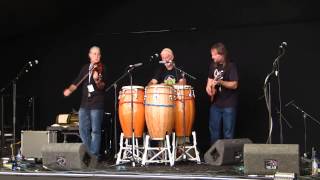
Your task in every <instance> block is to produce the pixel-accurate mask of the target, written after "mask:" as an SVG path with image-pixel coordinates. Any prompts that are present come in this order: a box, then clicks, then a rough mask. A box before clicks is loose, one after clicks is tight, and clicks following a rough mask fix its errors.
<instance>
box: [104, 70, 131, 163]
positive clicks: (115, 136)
mask: <svg viewBox="0 0 320 180" xmlns="http://www.w3.org/2000/svg"><path fill="white" fill-rule="evenodd" d="M129 67H130V68H129V69H128V70H127V71H126V72H125V73H124V74H122V75H121V76H120V77H119V78H118V79H117V80H115V81H114V82H113V83H112V84H111V85H110V86H109V87H108V88H107V89H106V90H105V92H108V91H109V90H110V89H111V88H112V87H114V151H115V157H116V156H117V152H118V150H117V114H118V108H117V107H118V96H117V83H118V82H119V81H120V80H122V79H123V78H124V77H126V76H127V75H129V77H130V86H131V127H132V158H133V159H132V166H135V159H134V147H133V146H134V128H133V94H132V75H131V71H133V70H134V69H135V68H136V66H129Z"/></svg>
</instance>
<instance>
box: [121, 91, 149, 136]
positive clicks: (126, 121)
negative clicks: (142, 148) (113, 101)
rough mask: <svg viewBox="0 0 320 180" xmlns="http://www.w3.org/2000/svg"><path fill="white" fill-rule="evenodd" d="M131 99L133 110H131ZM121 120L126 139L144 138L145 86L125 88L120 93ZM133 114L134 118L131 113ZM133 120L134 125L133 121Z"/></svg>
mask: <svg viewBox="0 0 320 180" xmlns="http://www.w3.org/2000/svg"><path fill="white" fill-rule="evenodd" d="M131 97H132V104H133V108H131ZM118 99H119V119H120V124H121V128H122V131H123V134H124V137H125V138H131V137H132V129H134V136H135V137H137V138H140V137H142V134H143V130H144V125H145V118H144V105H143V101H144V87H143V86H132V90H131V86H123V87H122V88H121V91H120V93H119V98H118ZM132 112H133V118H132V116H131V113H132ZM132 119H133V123H132V121H131V120H132ZM132 127H133V128H132Z"/></svg>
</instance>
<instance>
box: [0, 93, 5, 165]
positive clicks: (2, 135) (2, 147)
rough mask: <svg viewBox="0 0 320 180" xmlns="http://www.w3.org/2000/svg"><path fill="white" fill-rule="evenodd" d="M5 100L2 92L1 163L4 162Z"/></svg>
mask: <svg viewBox="0 0 320 180" xmlns="http://www.w3.org/2000/svg"><path fill="white" fill-rule="evenodd" d="M3 105H4V102H3V95H2V94H1V152H0V153H1V154H0V158H1V159H0V163H1V164H2V157H3V149H4V106H3Z"/></svg>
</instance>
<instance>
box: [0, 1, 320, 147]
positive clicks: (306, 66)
mask: <svg viewBox="0 0 320 180" xmlns="http://www.w3.org/2000/svg"><path fill="white" fill-rule="evenodd" d="M5 5H6V6H2V7H1V8H2V11H1V12H2V14H1V15H2V19H1V21H2V22H3V24H4V26H3V30H4V31H3V33H2V34H1V38H2V39H3V41H1V46H2V48H1V51H2V53H1V54H2V57H1V58H2V61H1V62H2V65H1V67H2V70H1V77H0V80H1V81H0V82H1V84H0V86H1V87H6V84H7V83H8V82H10V80H11V79H12V78H13V77H15V76H16V74H17V72H18V71H19V70H20V69H21V68H22V67H23V65H24V64H25V63H26V62H28V61H33V60H35V59H37V60H39V62H40V63H39V65H37V66H35V67H34V68H33V69H32V70H31V71H30V72H29V73H26V74H24V76H23V77H22V78H21V79H20V80H19V81H18V82H17V91H18V95H19V96H21V98H22V99H24V98H25V97H30V96H35V97H36V101H35V102H36V114H35V124H36V129H45V128H46V126H48V125H51V124H52V123H54V121H55V117H56V115H57V114H59V113H66V112H70V111H71V110H72V108H74V109H78V108H79V102H80V99H79V98H80V92H78V91H77V92H75V93H74V94H73V95H72V96H71V97H69V98H64V97H63V96H62V91H63V89H64V88H65V87H66V86H68V85H69V83H70V82H71V81H72V80H73V79H74V78H75V77H76V76H77V74H78V72H79V69H80V67H81V66H82V65H83V64H84V63H87V62H88V58H87V53H88V49H89V48H90V47H91V46H92V45H97V46H100V47H101V49H102V57H103V58H102V59H103V62H104V63H105V64H106V70H107V75H108V85H110V84H111V83H112V82H113V81H114V80H116V79H117V78H119V77H120V76H121V75H122V74H123V73H124V72H125V68H126V66H128V65H129V64H134V63H138V62H142V63H144V65H143V66H142V67H139V68H137V69H136V70H135V71H134V73H133V79H134V84H136V85H141V86H145V85H146V84H147V82H148V81H149V80H150V77H151V75H152V73H153V70H154V69H155V68H156V67H157V66H159V64H157V62H151V61H149V59H150V56H151V55H153V54H154V53H159V52H160V51H161V49H162V48H164V47H170V48H172V49H173V51H174V53H175V57H176V63H177V65H178V66H179V67H181V68H183V69H184V70H185V71H187V72H188V73H190V74H192V75H193V76H195V77H197V80H191V79H189V84H190V85H192V86H193V87H194V88H195V93H196V120H195V124H194V130H195V131H196V132H197V133H198V141H199V147H200V149H201V151H202V152H203V151H205V150H206V149H207V148H208V146H209V144H208V142H209V139H208V133H209V132H208V108H209V102H208V97H207V95H206V93H205V84H206V79H207V73H208V65H209V63H210V61H211V59H210V46H211V45H212V44H213V43H215V42H218V41H221V42H224V43H225V44H226V46H227V48H228V49H229V52H230V55H231V58H232V59H233V60H234V61H235V62H236V63H237V65H238V67H239V73H240V87H239V90H240V94H239V95H240V102H239V114H238V119H237V125H236V138H241V137H247V138H250V139H252V140H253V141H254V142H256V143H265V142H266V139H267V135H268V128H269V125H268V124H269V122H268V114H267V110H266V105H265V101H264V98H263V97H262V96H263V89H262V88H263V83H264V79H265V77H266V75H267V74H268V73H269V72H270V71H271V70H272V63H273V61H274V59H275V58H276V56H277V54H278V48H279V45H280V43H281V42H283V41H285V42H287V44H288V47H287V50H286V54H285V55H284V57H282V58H281V59H280V78H281V95H282V96H281V97H282V104H283V105H284V104H286V103H287V102H289V101H291V100H295V103H296V104H297V105H299V106H300V107H302V108H303V109H304V110H305V111H306V112H307V113H309V114H310V115H313V116H314V117H315V118H317V119H320V114H319V107H318V101H319V100H320V98H319V97H320V96H319V93H318V92H319V90H320V89H319V85H318V77H319V75H318V64H319V63H318V56H319V55H318V54H319V51H318V48H319V45H318V42H319V40H320V35H319V33H318V32H320V21H319V17H320V16H319V14H317V13H316V11H317V10H316V7H315V6H314V4H313V3H311V2H305V3H302V2H299V1H265V2H255V3H250V2H248V1H241V2H238V3H234V2H232V1H212V2H207V3H196V2H183V3H182V2H171V1H152V2H149V1H119V2H113V3H112V2H108V3H107V2H100V1H97V0H96V1H88V2H85V1H84V2H81V3H79V2H72V1H68V2H53V1H51V2H42V1H33V2H28V3H25V4H21V3H17V4H14V3H9V2H8V3H6V4H5ZM271 81H272V90H273V96H272V97H273V99H272V100H273V102H274V104H273V107H274V108H276V107H278V96H277V90H278V86H277V84H276V83H275V82H276V79H275V78H273V79H272V80H271ZM125 85H129V78H124V79H123V80H122V81H120V82H119V83H118V92H119V90H120V88H121V87H122V86H125ZM11 90H12V89H11V86H8V87H7V90H6V91H5V94H7V95H10V94H11ZM25 99H28V98H25ZM20 101H22V102H21V103H18V105H17V106H18V107H17V108H21V107H22V106H25V104H24V102H23V100H19V102H20ZM21 104H23V105H21ZM11 106H12V105H10V103H6V111H10V109H11ZM105 110H106V112H111V113H113V111H114V92H113V89H110V91H108V92H106V109H105ZM282 113H283V115H284V117H285V118H286V119H287V120H288V122H289V123H290V124H291V125H292V126H293V128H289V127H288V126H287V125H286V123H285V122H283V137H284V143H297V144H300V148H301V152H304V149H303V148H304V126H303V116H302V113H300V112H299V111H297V110H296V109H294V108H293V107H292V106H288V107H284V106H283V109H282ZM21 114H23V113H20V114H19V119H18V122H19V123H20V125H21V124H23V123H24V121H25V116H24V115H21ZM277 117H278V116H277V115H275V116H274V130H273V138H272V140H273V142H274V143H279V122H278V119H277ZM10 121H11V117H10V115H9V116H6V122H10ZM319 128H320V125H319V124H317V123H316V122H314V121H312V120H311V119H307V136H308V141H307V146H308V147H307V148H308V149H307V151H310V149H311V147H313V146H314V147H317V148H320V144H319V140H318V139H317V138H318V137H319Z"/></svg>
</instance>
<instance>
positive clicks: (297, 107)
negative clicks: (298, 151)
mask: <svg viewBox="0 0 320 180" xmlns="http://www.w3.org/2000/svg"><path fill="white" fill-rule="evenodd" d="M291 105H292V106H293V107H295V108H296V109H297V110H298V111H300V112H301V113H302V117H303V125H304V153H303V154H304V156H305V157H307V118H308V117H309V118H310V119H311V120H313V121H314V122H316V123H317V124H318V125H319V126H320V122H319V121H318V120H317V119H316V118H314V117H312V116H311V115H309V114H308V113H306V112H305V111H304V110H303V109H302V108H300V107H299V106H298V105H296V104H295V103H294V102H293V103H291Z"/></svg>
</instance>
